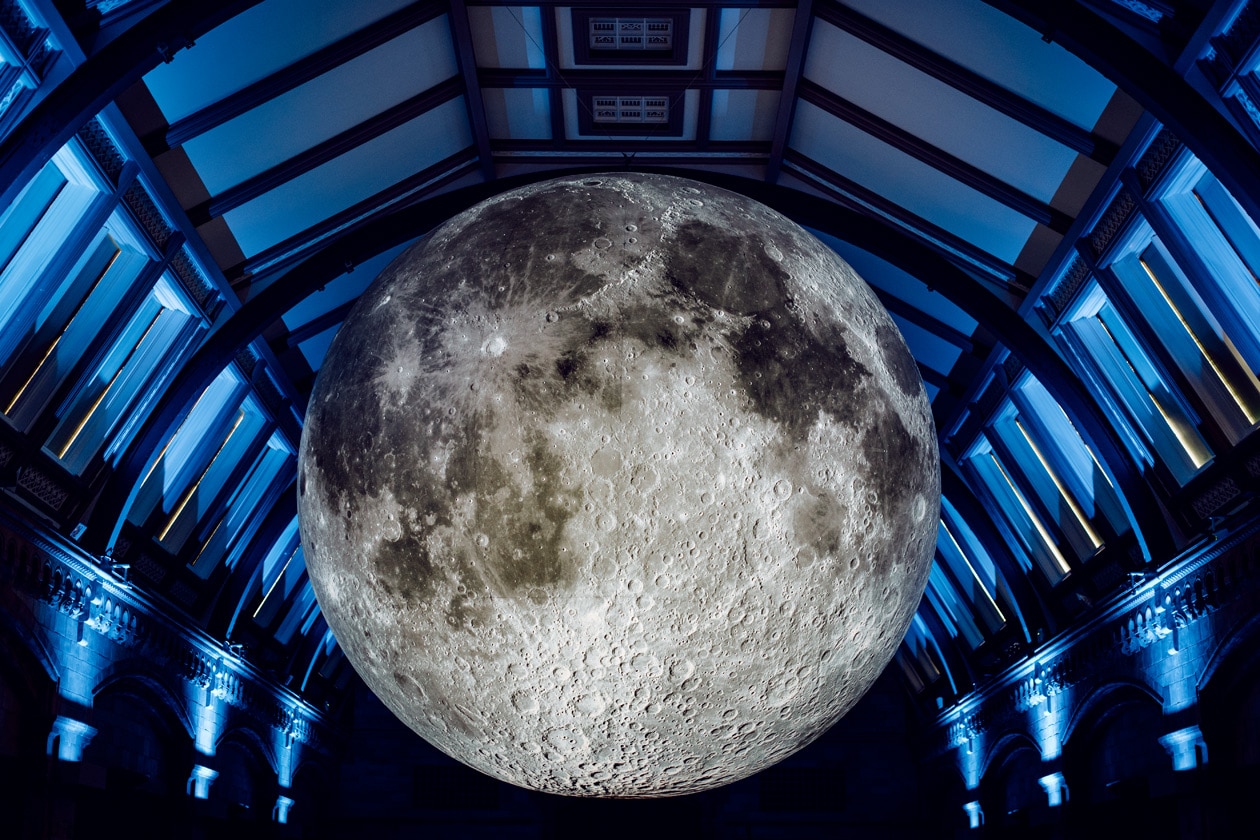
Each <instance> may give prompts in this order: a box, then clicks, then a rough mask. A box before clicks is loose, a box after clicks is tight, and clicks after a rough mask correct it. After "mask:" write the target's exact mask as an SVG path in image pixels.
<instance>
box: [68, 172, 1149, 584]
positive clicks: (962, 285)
mask: <svg viewBox="0 0 1260 840" xmlns="http://www.w3.org/2000/svg"><path fill="white" fill-rule="evenodd" d="M645 170H646V168H645ZM584 171H589V170H584ZM564 174H572V171H570V172H557V171H554V170H553V171H550V172H536V173H528V174H525V175H519V176H515V177H513V178H510V179H502V180H501V181H498V182H495V183H493V184H478V185H476V186H473V187H466V188H464V189H460V190H455V191H453V192H451V193H447V194H444V195H442V196H439V197H437V198H434V199H431V200H429V201H425V202H422V203H419V204H417V205H414V206H411V207H407V208H404V209H402V210H399V211H397V212H395V213H393V214H390V215H388V216H384V217H381V218H380V219H377V220H375V221H374V222H372V223H369V224H366V225H364V226H363V227H362V228H360V229H358V230H355V231H353V232H351V233H349V234H347V235H345V236H344V237H342V238H341V239H338V240H336V241H334V242H332V243H330V244H329V245H328V246H326V247H325V248H323V249H321V250H320V251H319V252H317V253H314V254H312V255H311V256H309V257H307V259H306V260H305V261H303V262H302V263H300V264H298V265H297V266H295V267H294V268H293V269H292V270H290V271H289V272H287V273H286V274H284V275H282V276H280V277H278V278H276V279H275V280H274V281H272V282H271V283H270V284H268V285H265V287H263V288H260V290H259V291H258V293H257V294H256V296H255V297H253V298H252V299H251V300H250V301H249V302H248V303H246V304H245V305H244V306H242V307H241V309H240V310H239V311H238V312H236V313H234V314H233V315H232V316H231V317H229V318H227V319H226V320H225V321H224V322H223V323H221V324H220V325H219V326H218V327H217V328H216V329H215V330H214V331H213V332H212V333H211V334H210V335H209V336H208V337H207V338H206V340H205V341H204V342H203V344H202V345H201V347H200V348H199V349H198V350H197V351H196V353H195V354H194V355H193V357H192V358H191V359H190V361H189V362H188V364H187V365H185V367H184V368H183V369H182V370H181V371H180V373H179V375H178V376H177V377H176V378H175V379H174V380H173V382H172V383H171V385H170V386H169V387H168V388H167V390H166V391H165V392H164V393H163V395H162V396H161V398H160V399H159V400H158V402H157V403H156V406H155V408H154V410H153V411H152V412H151V413H150V414H149V415H148V417H147V418H146V419H145V421H144V423H143V424H142V426H141V428H140V429H139V431H138V432H137V434H136V435H135V436H134V437H133V438H132V443H131V445H130V446H129V447H128V449H127V451H126V452H125V453H122V455H121V456H120V458H119V462H118V463H119V466H118V468H117V469H116V470H115V472H114V473H113V475H112V476H111V477H110V479H109V481H108V483H107V484H106V487H105V488H104V491H103V492H102V494H101V496H100V497H99V498H98V500H97V504H96V508H95V511H94V513H93V516H92V519H91V521H90V522H89V527H88V533H87V534H86V535H85V539H86V540H89V541H90V540H100V541H102V542H101V543H100V545H99V547H100V548H101V549H107V550H108V549H112V547H113V545H114V543H115V541H116V540H117V538H118V535H119V533H120V532H121V528H122V523H123V522H124V521H125V519H126V513H127V511H128V509H129V508H130V506H131V503H132V500H133V498H134V496H135V494H136V493H137V492H138V490H139V483H140V482H139V479H140V476H142V475H144V474H146V472H147V471H148V469H149V466H150V464H151V462H152V461H153V460H155V459H156V457H157V453H158V452H159V451H160V449H161V445H162V442H163V440H164V439H165V437H166V435H167V433H168V431H169V429H171V428H173V426H174V424H175V423H177V422H178V421H180V420H181V419H182V418H183V416H184V415H185V414H186V413H187V411H188V410H189V407H190V406H191V404H192V402H193V400H195V399H196V397H197V395H199V394H200V393H201V391H202V390H203V389H204V388H205V387H206V385H207V384H208V383H209V382H210V380H211V379H213V378H214V377H215V376H216V375H218V373H219V372H220V371H221V370H222V369H223V368H224V366H225V365H227V363H228V362H229V361H230V360H231V359H232V357H233V356H234V355H235V353H236V351H237V350H238V349H239V348H240V347H242V346H244V345H245V344H247V343H249V342H250V341H252V340H253V339H255V338H257V337H258V336H259V335H260V334H261V333H262V331H263V330H264V329H265V328H266V327H267V326H269V325H270V324H271V323H272V322H274V321H275V320H276V319H277V318H279V317H280V316H281V315H282V314H283V313H284V312H286V311H288V310H289V309H290V308H292V307H293V306H294V305H295V304H296V303H298V302H299V301H301V300H302V299H304V298H305V297H306V296H307V295H309V294H311V293H312V292H313V291H315V290H316V289H318V288H320V287H321V286H323V285H324V284H325V283H328V282H330V281H331V280H333V279H334V278H335V277H337V276H339V275H340V274H342V273H343V272H344V271H345V269H346V267H347V266H354V265H358V264H360V263H362V262H363V261H365V260H367V259H370V258H371V257H373V256H375V255H377V254H379V253H382V252H383V251H385V250H387V249H389V248H392V247H394V246H396V245H399V244H401V243H403V242H406V241H408V240H410V239H412V238H414V237H416V236H419V235H421V234H423V233H425V232H427V231H429V230H431V229H432V228H433V227H435V226H437V225H438V224H440V223H441V222H443V221H445V220H446V219H447V218H449V217H450V216H452V215H454V214H455V213H458V212H460V211H461V210H464V209H466V208H467V207H471V206H472V205H473V204H476V203H477V202H479V201H481V200H483V199H485V198H488V197H490V196H492V195H495V194H497V193H499V192H501V191H503V190H505V189H510V188H513V187H517V186H523V185H525V184H528V183H534V182H537V181H541V180H545V179H547V178H551V177H556V176H559V175H564ZM674 174H678V173H677V171H676V170H674ZM685 174H688V175H690V176H692V177H694V178H696V179H697V180H701V181H706V182H708V183H711V184H713V185H715V186H719V187H723V188H725V189H730V190H732V191H735V192H740V193H743V194H744V195H747V196H749V197H750V198H753V199H756V200H758V201H761V202H762V203H763V204H766V205H768V206H770V207H773V208H775V209H777V210H779V211H780V212H782V213H784V214H785V215H787V216H789V217H791V218H793V219H795V220H796V221H797V222H799V223H801V224H804V225H806V226H807V227H812V228H814V229H816V230H820V231H823V232H825V233H828V234H830V235H832V236H836V237H837V238H839V239H843V240H846V241H852V242H854V243H857V244H859V245H860V246H861V247H862V248H863V249H864V250H866V251H868V252H869V253H871V254H873V255H875V256H877V257H880V258H881V259H884V260H885V261H887V262H889V263H891V264H892V265H894V266H896V267H898V268H900V269H902V270H903V271H905V272H907V273H908V274H910V275H912V276H914V277H919V278H926V280H925V282H926V281H929V280H930V283H931V286H932V288H934V289H935V290H937V291H938V292H940V293H941V294H942V295H944V296H945V297H946V298H947V299H949V300H950V301H952V302H953V303H954V304H956V305H957V306H959V307H960V308H961V309H963V311H965V312H967V314H969V315H970V316H971V317H972V318H974V319H976V320H977V321H979V322H980V324H981V325H982V326H984V327H985V328H986V329H988V331H989V332H990V333H991V334H992V335H993V337H994V338H995V339H996V340H997V341H999V342H1001V343H1002V344H1003V345H1004V346H1006V347H1007V348H1008V349H1009V350H1010V351H1011V352H1012V353H1013V354H1014V355H1015V356H1016V357H1018V358H1019V359H1020V360H1021V361H1022V362H1023V363H1024V365H1025V366H1026V367H1027V368H1028V369H1029V370H1031V371H1032V372H1033V374H1034V375H1036V376H1037V378H1038V379H1039V380H1040V381H1041V382H1042V384H1043V385H1045V387H1046V389H1047V390H1048V391H1049V392H1050V393H1051V395H1052V396H1054V397H1055V399H1056V400H1057V401H1058V403H1059V405H1060V406H1061V407H1062V408H1063V409H1064V411H1065V412H1066V413H1067V414H1068V417H1069V418H1070V419H1071V420H1072V422H1073V423H1074V424H1075V425H1076V427H1077V429H1078V430H1079V431H1080V432H1081V434H1082V435H1083V437H1084V438H1085V440H1086V441H1087V442H1089V443H1090V444H1092V445H1093V447H1094V450H1095V452H1097V453H1098V454H1099V456H1100V461H1101V463H1102V465H1103V467H1104V469H1105V470H1106V471H1107V473H1108V477H1109V478H1110V480H1111V481H1112V483H1113V484H1114V485H1115V486H1116V487H1118V488H1120V490H1121V500H1122V503H1123V504H1124V506H1125V511H1126V514H1127V515H1128V518H1129V521H1130V523H1131V524H1132V526H1133V530H1134V533H1135V535H1136V536H1137V539H1138V542H1139V544H1140V545H1141V547H1142V551H1143V553H1144V555H1145V557H1146V559H1147V560H1148V561H1149V560H1151V559H1153V558H1159V559H1163V558H1166V557H1169V556H1171V552H1172V545H1173V540H1172V535H1171V532H1170V531H1169V529H1168V523H1167V521H1166V520H1165V519H1164V517H1163V516H1162V514H1161V512H1160V509H1159V506H1158V504H1157V502H1156V499H1155V496H1154V493H1153V491H1152V489H1151V487H1150V485H1149V484H1147V483H1146V481H1145V480H1144V479H1143V477H1142V476H1141V474H1140V473H1139V472H1138V471H1137V469H1136V468H1135V467H1134V465H1133V463H1132V462H1131V461H1130V460H1129V459H1128V457H1127V456H1126V454H1125V450H1124V448H1123V444H1122V443H1121V441H1120V440H1119V438H1118V436H1117V435H1116V433H1115V430H1114V429H1113V428H1112V427H1111V426H1110V424H1109V423H1108V422H1107V420H1106V418H1105V417H1104V415H1103V414H1102V411H1101V409H1100V408H1099V407H1098V404H1097V403H1096V402H1095V401H1094V400H1093V398H1092V397H1091V395H1090V394H1089V392H1088V391H1087V390H1086V389H1085V387H1084V385H1083V384H1082V383H1081V381H1080V380H1079V378H1077V377H1076V375H1075V374H1074V373H1073V372H1072V371H1071V369H1070V368H1069V367H1068V366H1067V364H1066V363H1065V362H1064V361H1063V359H1062V358H1061V357H1060V356H1059V355H1058V354H1057V353H1056V352H1055V351H1054V350H1053V348H1051V347H1050V345H1049V344H1048V343H1047V342H1046V341H1045V340H1044V339H1043V338H1042V337H1041V335H1040V334H1039V333H1037V332H1036V330H1034V329H1033V327H1032V326H1031V325H1029V324H1028V323H1027V322H1025V321H1024V320H1023V319H1022V318H1020V317H1019V315H1018V313H1016V312H1015V311H1014V310H1012V309H1011V308H1010V307H1009V306H1008V305H1007V304H1006V303H1004V302H1003V301H1002V300H1001V299H999V298H998V297H997V296H996V295H994V294H993V293H992V292H990V291H989V290H988V289H986V288H985V287H984V286H983V285H982V284H981V283H980V281H978V280H977V279H976V278H974V277H973V276H972V275H970V274H968V273H967V272H965V271H963V270H961V269H960V268H958V267H957V266H955V265H954V264H952V263H950V262H949V261H948V260H946V259H944V258H943V257H942V256H941V255H940V254H938V253H936V252H935V251H933V250H932V249H931V248H929V247H928V246H926V245H924V244H922V243H920V242H918V241H916V240H914V239H913V238H911V237H909V236H907V235H906V234H905V233H904V232H902V231H900V230H897V229H896V228H894V227H892V226H891V225H889V224H888V223H887V222H886V221H884V220H877V219H874V218H870V217H867V216H864V215H862V214H860V213H858V212H856V211H852V210H848V209H846V208H843V207H839V206H837V205H836V204H834V203H832V202H830V201H827V200H825V199H822V198H818V197H815V196H809V195H805V194H802V193H799V192H797V191H795V190H788V189H786V188H783V187H777V186H774V185H771V184H767V183H765V182H762V181H753V180H749V179H746V178H738V177H735V176H730V175H724V174H721V173H713V172H703V171H697V172H687V173H685Z"/></svg>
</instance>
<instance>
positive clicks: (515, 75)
mask: <svg viewBox="0 0 1260 840" xmlns="http://www.w3.org/2000/svg"><path fill="white" fill-rule="evenodd" d="M477 80H478V82H479V83H480V85H481V86H482V87H483V88H526V89H530V90H534V89H540V88H548V89H550V88H562V89H564V88H593V89H596V90H609V91H614V90H615V91H626V92H627V93H651V92H655V91H670V92H677V93H681V92H683V91H687V90H699V91H705V90H779V89H780V88H781V87H782V86H783V73H781V72H779V71H778V70H739V71H735V70H724V71H722V72H721V73H713V74H711V75H710V74H707V73H701V74H700V75H697V74H696V72H695V71H694V70H646V71H645V70H566V71H564V76H563V77H561V76H560V75H559V74H556V73H551V72H549V71H547V70H502V69H499V68H497V67H489V68H482V69H481V70H478V71H477Z"/></svg>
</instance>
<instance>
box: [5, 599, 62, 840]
mask: <svg viewBox="0 0 1260 840" xmlns="http://www.w3.org/2000/svg"><path fill="white" fill-rule="evenodd" d="M56 680H57V669H56V667H55V665H54V664H53V662H52V660H51V659H50V658H49V656H48V653H47V651H46V650H45V649H44V648H43V645H42V643H40V642H39V640H38V639H37V638H36V637H34V636H32V635H31V633H30V632H29V630H28V628H27V627H25V626H23V625H21V624H19V623H18V619H16V618H15V616H13V615H12V614H11V613H10V612H9V611H8V610H7V609H6V605H4V604H0V813H2V814H4V815H5V825H6V829H7V830H10V831H12V832H13V834H14V836H28V835H29V836H35V835H36V834H37V833H38V832H39V826H40V824H41V823H42V822H43V821H44V820H45V819H46V814H45V811H46V807H45V805H44V804H43V787H42V780H43V778H44V777H45V774H46V772H47V771H46V766H47V765H46V762H45V759H44V747H45V745H46V743H47V736H48V732H49V729H50V727H51V725H52V720H53V713H52V709H53V704H54V702H55V694H56Z"/></svg>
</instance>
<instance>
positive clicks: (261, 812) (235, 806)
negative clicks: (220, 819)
mask: <svg viewBox="0 0 1260 840" xmlns="http://www.w3.org/2000/svg"><path fill="white" fill-rule="evenodd" d="M214 763H215V768H216V769H217V770H218V771H219V777H218V778H217V779H216V780H215V782H214V786H213V787H212V788H211V790H210V801H211V802H213V803H216V805H217V806H219V807H222V808H224V809H226V814H227V817H228V819H230V820H240V821H248V822H257V821H262V820H268V819H270V816H271V807H272V805H273V804H274V803H275V795H274V794H275V789H276V775H275V768H274V765H273V763H272V760H271V757H270V755H269V751H268V750H267V749H266V747H265V745H264V743H263V741H262V739H261V738H260V737H259V736H258V734H257V733H256V732H255V731H254V730H252V729H249V728H248V727H236V728H233V729H230V730H228V731H227V732H226V733H225V734H224V736H223V737H222V738H221V739H220V740H219V743H218V745H217V746H216V747H215V761H214Z"/></svg>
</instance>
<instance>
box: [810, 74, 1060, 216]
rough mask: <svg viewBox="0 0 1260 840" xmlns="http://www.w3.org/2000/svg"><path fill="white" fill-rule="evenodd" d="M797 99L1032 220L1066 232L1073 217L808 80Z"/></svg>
mask: <svg viewBox="0 0 1260 840" xmlns="http://www.w3.org/2000/svg"><path fill="white" fill-rule="evenodd" d="M800 90H801V99H803V100H804V101H806V102H809V103H810V104H812V105H817V106H818V107H819V108H821V109H823V110H824V111H826V112H827V113H828V114H831V115H832V116H833V117H835V118H837V119H840V120H843V121H845V122H847V123H849V124H850V125H852V126H854V127H855V128H858V129H860V130H862V131H864V132H866V133H867V134H869V135H871V136H872V137H874V138H876V139H878V140H880V141H881V142H883V143H887V144H888V145H889V146H892V147H893V148H894V149H897V150H898V151H901V152H904V153H905V154H907V155H909V156H910V157H912V158H915V159H916V160H919V161H922V162H923V163H926V164H927V165H928V166H931V167H932V168H933V169H937V170H939V171H941V172H943V173H944V174H946V175H948V176H949V177H951V178H953V179H954V180H956V181H958V182H959V183H962V184H964V185H966V186H968V187H970V188H971V189H973V190H975V191H976V192H978V193H981V194H982V195H986V196H988V197H989V198H991V199H993V200H994V201H997V202H999V203H1000V204H1003V205H1005V206H1006V207H1008V208H1010V209H1011V210H1014V211H1015V212H1016V213H1019V214H1021V215H1023V216H1025V217H1027V218H1029V219H1032V220H1033V221H1034V222H1036V223H1038V224H1041V225H1045V226H1046V227H1048V228H1050V229H1051V230H1053V231H1054V232H1056V233H1059V234H1064V233H1067V230H1068V228H1070V227H1071V226H1072V222H1073V219H1072V217H1071V216H1069V215H1068V214H1067V213H1064V212H1063V211H1061V210H1056V209H1055V208H1053V207H1051V206H1050V205H1049V204H1048V203H1047V202H1044V201H1041V200H1040V199H1037V198H1034V197H1033V196H1031V195H1029V194H1028V193H1026V192H1024V191H1023V190H1020V189H1018V188H1017V187H1013V186H1011V185H1010V184H1008V183H1006V182H1005V181H1002V180H1000V179H999V178H996V177H994V176H993V175H991V174H989V173H988V172H985V171H984V170H983V169H981V168H979V167H978V166H973V165H972V164H970V163H967V162H966V161H965V160H962V159H961V158H958V157H955V156H954V155H951V154H950V153H949V152H946V151H944V150H943V149H940V148H938V147H936V146H933V145H932V144H931V143H928V142H927V141H926V140H924V139H922V138H921V137H918V136H916V135H914V134H911V133H910V132H908V131H906V130H905V129H903V128H901V127H899V126H897V125H894V124H893V123H890V122H888V121H887V120H885V119H883V118H882V117H878V116H876V115H875V114H872V113H871V112H870V111H867V110H866V109H864V108H862V107H860V106H858V105H856V104H854V103H852V102H850V101H849V100H847V99H845V98H844V97H842V96H839V95H837V94H835V93H832V92H831V91H829V90H827V89H826V88H824V87H823V86H822V85H819V84H816V83H814V82H811V81H809V80H808V79H806V80H804V81H802V82H801V89H800Z"/></svg>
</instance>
